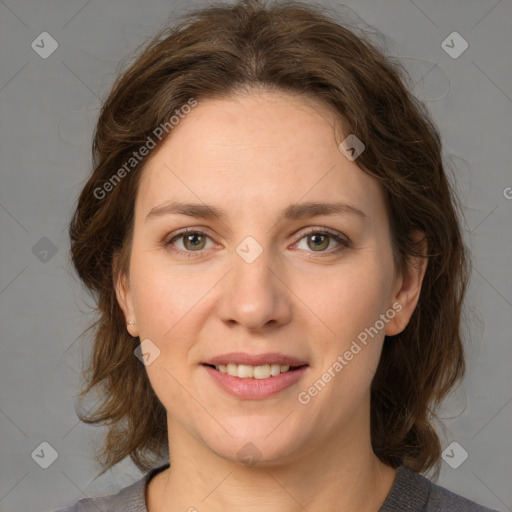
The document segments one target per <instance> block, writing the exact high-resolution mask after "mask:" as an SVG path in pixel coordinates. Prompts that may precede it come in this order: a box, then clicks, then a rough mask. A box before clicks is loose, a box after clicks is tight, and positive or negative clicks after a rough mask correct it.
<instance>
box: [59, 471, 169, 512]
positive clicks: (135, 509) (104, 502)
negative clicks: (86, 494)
mask: <svg viewBox="0 0 512 512" xmlns="http://www.w3.org/2000/svg"><path fill="white" fill-rule="evenodd" d="M167 467H169V465H168V464H166V465H164V466H160V467H158V468H156V469H152V470H151V471H149V472H148V473H146V474H145V475H144V476H143V477H142V478H140V479H139V480H137V481H136V482H134V483H133V484H131V485H128V486H127V487H124V488H123V489H121V490H120V491H119V492H117V493H115V494H109V495H108V496H100V497H98V498H84V499H81V500H79V501H77V502H76V503H75V504H73V505H70V506H69V507H66V508H61V509H59V510H56V511H55V512H98V511H100V510H101V511H105V512H107V511H108V512H147V508H146V487H147V483H148V482H149V480H150V479H151V478H152V477H153V476H154V475H155V474H157V473H158V472H160V471H162V470H163V469H165V468H167Z"/></svg>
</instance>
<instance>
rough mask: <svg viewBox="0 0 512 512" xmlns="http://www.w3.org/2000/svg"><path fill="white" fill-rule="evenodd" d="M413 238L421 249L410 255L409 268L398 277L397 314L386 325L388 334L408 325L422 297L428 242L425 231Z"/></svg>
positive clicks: (392, 333) (395, 300) (399, 330)
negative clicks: (416, 253)
mask: <svg viewBox="0 0 512 512" xmlns="http://www.w3.org/2000/svg"><path fill="white" fill-rule="evenodd" d="M412 238H413V240H414V242H415V243H416V245H417V247H418V249H419V251H418V255H415V256H410V257H409V261H408V265H407V268H406V270H405V271H404V272H403V274H402V275H401V276H400V277H399V279H398V289H397V291H396V293H395V296H394V298H393V309H395V311H396V314H395V316H394V318H393V319H392V320H391V321H390V322H389V323H388V324H387V325H386V331H385V332H386V336H395V335H397V334H400V333H401V332H402V331H403V330H404V329H405V328H406V327H407V324H408V323H409V320H410V319H411V316H412V314H413V313H414V310H415V309H416V305H417V304H418V300H419V298H420V293H421V286H422V283H423V278H424V277H425V273H426V270H427V265H428V257H427V242H426V237H425V234H424V233H423V232H419V231H417V232H415V233H414V234H413V235H412ZM396 304H399V306H397V305H396Z"/></svg>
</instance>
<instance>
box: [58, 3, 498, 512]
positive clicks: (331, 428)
mask: <svg viewBox="0 0 512 512" xmlns="http://www.w3.org/2000/svg"><path fill="white" fill-rule="evenodd" d="M93 149H94V172H93V174H92V176H91V177H90V179H89V180H88V182H87V183H86V185H85V187H84V189H83V191H82V193H81V195H80V198H79V201H78V206H77V209H76V212H75V215H74V218H73V220H72V223H71V226H70V236H71V241H72V258H73V263H74V265H75V268H76V270H77V272H78V275H79V276H80V278H81V279H82V281H83V282H84V284H85V285H86V286H87V287H88V288H89V290H91V291H92V292H93V293H94V294H95V296H96V298H97V303H98V308H99V312H100V317H99V320H98V322H97V324H95V334H94V348H93V356H92V360H91V366H90V369H89V372H88V374H87V379H88V382H87V386H86V388H85V389H84V391H83V393H82V396H85V395H86V394H87V393H88V392H89V391H91V390H92V389H98V390H100V391H101V397H102V402H101V403H100V405H99V406H98V408H97V409H96V410H95V411H93V412H92V413H89V414H88V415H86V414H82V417H81V419H82V420H83V421H85V422H88V423H100V424H106V425H108V428H109V430H108V434H107V436H106V439H105V444H104V447H103V450H102V452H101V453H100V454H99V456H98V460H100V461H101V462H102V464H103V466H104V471H103V472H105V471H106V470H108V469H109V468H111V467H112V466H113V465H114V464H116V463H117V462H119V461H121V460H122V459H124V458H125V457H126V456H130V457H131V459H132V460H133V462H134V463H135V464H136V465H137V467H138V468H139V469H141V470H144V471H148V472H147V474H146V475H145V476H144V477H143V478H142V479H141V480H139V481H138V482H136V483H135V484H133V485H131V486H129V487H126V488H124V489H123V490H122V491H120V492H119V493H118V494H116V495H112V496H108V497H103V498H96V499H93V500H91V499H85V500H81V501H80V502H78V503H77V504H75V505H74V506H72V507H70V508H68V509H66V510H67V511H68V512H69V511H78V510H98V509H100V510H107V509H108V510H113V511H117V510H119V511H121V510H123V511H126V510H132V511H137V512H143V511H148V512H163V511H164V510H165V511H171V510H172V511H174V510H184V511H185V510H188V511H190V512H192V511H206V510H207V511H220V510H222V511H226V510H251V511H274V510H280V511H292V510H309V511H338V510H361V511H363V510H364V511H375V512H376V511H392V510H393V511H395V510H396V511H404V510H405V511H420V510H421V511H424V510H450V511H452V510H464V511H484V510H489V509H486V508H484V507H482V506H480V505H478V504H476V503H474V502H472V501H470V500H468V499H465V498H463V497H461V496H458V495H456V494H454V493H451V492H450V491H448V490H446V489H444V488H442V487H440V486H437V485H435V484H433V483H431V482H430V481H429V480H428V479H427V478H425V477H424V476H422V475H420V472H426V471H428V470H431V469H433V470H434V471H436V475H437V472H438V471H439V464H440V453H441V447H440V441H439V438H438V435H437V434H436V431H435V424H434V420H435V410H436V407H437V406H438V405H439V403H440V402H441V400H442V399H443V398H444V397H445V396H446V395H447V393H448V392H449V391H450V390H451V389H452V387H453V386H454V385H455V384H456V383H457V382H458V381H459V380H460V379H461V378H462V376H463V374H464V368H465V365H464V351H463V346H462V341H461V336H460V318H461V308H462V302H463V297H464V292H465V288H466V283H467V276H468V263H467V257H466V252H465V248H464V245H463V240H462V235H461V229H460V226H459V223H458V220H457V211H456V203H455V198H454V197H453V195H452V193H451V189H450V185H449V183H448V181H447V178H446V175H445V171H444V168H443V163H442V159H441V143H440V138H439V135H438V132H437V129H436V128H435V126H434V125H433V124H432V122H431V120H430V118H429V116H428V114H427V112H426V110H425V109H424V107H423V106H422V105H421V104H420V103H419V102H418V101H417V100H416V99H415V98H414V97H413V96H412V95H411V94H410V93H409V92H408V91H407V89H406V87H405V86H404V81H403V78H402V75H401V71H400V68H399V67H398V66H397V65H394V64H392V63H391V62H390V61H389V60H387V59H386V57H384V56H383V54H382V53H381V52H379V50H377V49H376V48H375V47H374V46H373V45H372V44H371V43H370V42H369V41H368V40H366V39H365V38H364V37H363V36H362V35H358V34H356V32H355V31H354V30H353V29H350V28H347V27H345V26H343V25H342V24H340V23H338V22H337V21H335V20H332V19H330V18H329V17H328V16H326V15H324V14H323V13H321V12H320V11H318V10H315V9H312V8H311V7H307V6H305V5H303V4H298V3H286V4H279V3H277V4H272V5H271V6H264V5H263V4H262V3H261V2H257V1H248V2H244V3H238V4H236V5H234V6H231V5H229V6H228V5H225V6H222V5H220V6H217V7H211V8H208V9H203V10H200V11H197V12H195V13H192V14H190V15H189V16H188V17H186V18H185V19H184V20H183V21H182V22H181V23H180V24H179V25H177V26H176V27H174V28H172V29H170V30H169V31H165V32H164V33H161V34H159V35H158V36H157V37H156V38H155V39H154V40H153V41H152V42H151V43H150V44H149V45H148V47H147V48H145V49H144V51H143V52H142V53H141V55H140V56H139V57H138V58H137V60H136V61H135V62H134V63H133V64H132V65H131V66H130V68H129V69H128V70H126V71H125V73H124V74H123V75H122V76H121V77H120V78H119V79H118V80H117V82H116V83H115V85H114V87H113V89H112V91H111V93H110V95H109V97H108V98H107V100H106V102H105V104H104V106H103V110H102V113H101V115H100V118H99V121H98V125H97V130H96V133H95V139H94V148H93ZM167 457H168V460H169V461H170V464H169V462H167V463H162V462H163V461H165V459H166V458H167ZM155 465H156V467H155Z"/></svg>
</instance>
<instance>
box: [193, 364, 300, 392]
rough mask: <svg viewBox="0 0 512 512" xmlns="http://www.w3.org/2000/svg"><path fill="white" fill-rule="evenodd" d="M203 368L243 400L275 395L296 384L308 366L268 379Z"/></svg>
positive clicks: (222, 386) (221, 385)
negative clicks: (233, 374) (245, 377)
mask: <svg viewBox="0 0 512 512" xmlns="http://www.w3.org/2000/svg"><path fill="white" fill-rule="evenodd" d="M203 368H204V369H205V370H206V371H207V372H208V373H209V374H210V375H211V377H212V379H213V380H214V381H215V382H216V383H217V384H218V385H219V387H220V388H221V389H223V390H224V391H226V392H227V393H229V394H230V395H233V396H236V397H237V398H242V399H244V400H262V399H263V398H268V397H271V396H274V395H277V393H279V392H280V391H283V390H284V389H286V388H289V387H290V386H293V385H294V384H296V383H297V382H298V381H299V380H300V379H301V378H302V377H303V375H304V373H305V372H306V371H307V369H308V366H302V367H300V368H297V370H293V371H288V372H285V373H280V374H279V375H276V376H275V377H269V378H268V379H241V378H239V377H233V376H232V375H228V374H227V373H221V372H219V371H218V370H215V369H214V368H211V367H210V366H205V365H203Z"/></svg>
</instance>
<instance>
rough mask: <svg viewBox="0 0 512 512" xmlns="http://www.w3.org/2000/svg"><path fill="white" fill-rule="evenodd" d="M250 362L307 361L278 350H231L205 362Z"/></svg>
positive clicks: (254, 364)
mask: <svg viewBox="0 0 512 512" xmlns="http://www.w3.org/2000/svg"><path fill="white" fill-rule="evenodd" d="M230 363H231V364H248V365H251V366H260V365H263V364H284V365H288V366H303V365H305V364H307V362H306V361H304V360H302V359H299V358H297V357H292V356H286V355H284V354H279V353H278V352H266V353H264V354H247V353H246V352H230V353H229V354H222V355H219V356H215V357H212V358H211V359H208V361H205V362H204V363H203V364H211V365H214V366H218V365H220V364H230Z"/></svg>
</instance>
